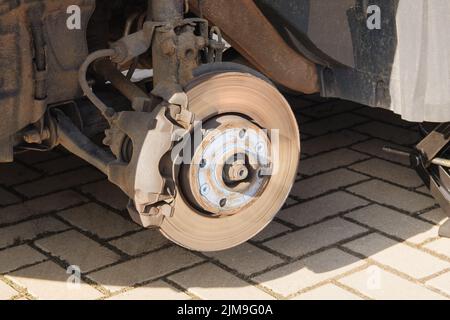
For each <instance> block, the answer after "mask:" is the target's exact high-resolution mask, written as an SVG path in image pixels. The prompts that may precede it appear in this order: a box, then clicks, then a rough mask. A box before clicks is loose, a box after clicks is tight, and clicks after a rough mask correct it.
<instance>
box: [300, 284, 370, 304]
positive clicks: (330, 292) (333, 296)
mask: <svg viewBox="0 0 450 320" xmlns="http://www.w3.org/2000/svg"><path fill="white" fill-rule="evenodd" d="M292 300H313V301H318V300H338V301H339V300H363V299H362V298H361V297H359V296H357V295H356V294H354V293H352V292H350V291H347V290H344V289H342V288H340V287H338V286H336V285H334V284H326V285H324V286H321V287H319V288H316V289H313V290H311V291H308V292H306V293H303V294H301V295H299V296H296V297H294V298H293V299H292Z"/></svg>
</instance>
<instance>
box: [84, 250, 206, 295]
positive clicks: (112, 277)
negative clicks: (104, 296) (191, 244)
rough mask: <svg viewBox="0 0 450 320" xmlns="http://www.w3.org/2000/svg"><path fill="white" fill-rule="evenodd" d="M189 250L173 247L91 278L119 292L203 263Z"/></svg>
mask: <svg viewBox="0 0 450 320" xmlns="http://www.w3.org/2000/svg"><path fill="white" fill-rule="evenodd" d="M201 261H202V259H201V258H199V257H197V256H196V255H194V254H192V253H190V252H188V251H187V250H184V249H181V248H178V247H171V248H168V249H164V250H161V251H157V252H154V253H151V254H148V255H146V256H144V257H141V258H138V259H133V260H129V261H127V262H123V263H120V264H118V265H115V266H113V267H109V268H106V269H104V270H101V271H97V272H94V273H92V274H90V275H89V278H91V279H92V280H94V281H95V282H97V283H101V284H102V286H103V287H105V288H107V289H108V290H110V291H119V290H122V289H124V288H126V287H131V286H134V285H136V284H140V283H143V282H146V281H149V280H152V279H156V278H159V277H162V276H164V275H167V274H169V273H172V272H174V271H176V270H179V269H182V268H186V267H189V266H191V265H193V264H196V263H199V262H201Z"/></svg>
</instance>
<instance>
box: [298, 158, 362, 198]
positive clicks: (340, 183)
mask: <svg viewBox="0 0 450 320" xmlns="http://www.w3.org/2000/svg"><path fill="white" fill-rule="evenodd" d="M300 165H301V164H300ZM367 179H370V178H368V177H367V176H364V175H362V174H358V173H355V172H352V171H350V170H347V169H338V170H334V171H331V172H328V173H324V174H320V175H316V176H314V177H311V178H307V179H301V180H300V181H298V182H297V183H296V184H295V185H294V187H293V188H292V191H291V194H292V195H293V196H296V197H298V198H301V199H309V198H312V197H317V196H319V195H321V194H324V193H327V192H329V191H332V190H337V189H339V188H342V187H346V186H349V185H352V184H355V183H358V182H361V181H364V180H367Z"/></svg>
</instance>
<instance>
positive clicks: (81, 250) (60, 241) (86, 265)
mask: <svg viewBox="0 0 450 320" xmlns="http://www.w3.org/2000/svg"><path fill="white" fill-rule="evenodd" d="M35 244H36V245H37V246H38V247H39V248H41V249H42V250H44V251H46V252H48V253H49V254H51V255H52V256H55V257H58V258H60V259H61V260H63V261H65V262H67V263H68V264H70V265H76V266H78V267H80V270H81V272H83V273H85V272H89V271H92V270H95V269H98V268H100V267H103V266H105V265H109V264H112V263H114V262H117V261H118V260H119V259H120V256H119V255H117V254H116V253H114V252H112V251H111V250H109V249H107V248H105V247H102V246H101V245H100V244H99V243H97V242H95V241H93V240H91V239H89V238H88V237H86V236H84V235H82V234H81V233H79V232H77V231H74V230H71V231H67V232H64V233H60V234H57V235H54V236H51V237H47V238H44V239H41V240H39V241H36V242H35Z"/></svg>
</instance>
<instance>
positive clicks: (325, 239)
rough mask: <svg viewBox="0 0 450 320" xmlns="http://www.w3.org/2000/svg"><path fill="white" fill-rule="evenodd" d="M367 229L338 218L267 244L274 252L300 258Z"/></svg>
mask: <svg viewBox="0 0 450 320" xmlns="http://www.w3.org/2000/svg"><path fill="white" fill-rule="evenodd" d="M366 231H367V229H365V228H363V227H360V226H358V225H356V224H353V223H350V222H347V221H345V220H343V219H341V218H336V219H332V220H328V221H325V222H322V223H320V224H318V225H314V226H311V227H308V228H306V229H302V230H300V231H296V232H293V233H290V234H288V235H285V236H281V237H279V238H276V239H274V240H270V241H268V242H265V243H264V245H265V246H267V247H269V248H270V249H272V250H275V251H277V252H280V253H282V254H284V255H287V256H290V257H299V256H302V255H305V254H308V253H311V252H313V251H316V250H319V249H322V248H324V247H328V246H331V245H333V244H335V243H337V242H340V241H344V240H346V239H350V238H352V237H354V236H357V235H359V234H362V233H364V232H366Z"/></svg>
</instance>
